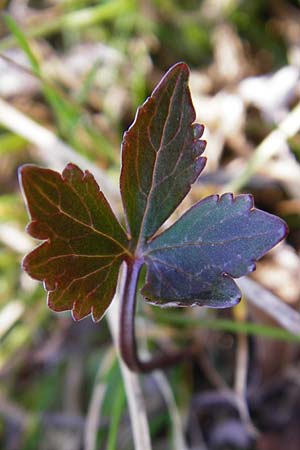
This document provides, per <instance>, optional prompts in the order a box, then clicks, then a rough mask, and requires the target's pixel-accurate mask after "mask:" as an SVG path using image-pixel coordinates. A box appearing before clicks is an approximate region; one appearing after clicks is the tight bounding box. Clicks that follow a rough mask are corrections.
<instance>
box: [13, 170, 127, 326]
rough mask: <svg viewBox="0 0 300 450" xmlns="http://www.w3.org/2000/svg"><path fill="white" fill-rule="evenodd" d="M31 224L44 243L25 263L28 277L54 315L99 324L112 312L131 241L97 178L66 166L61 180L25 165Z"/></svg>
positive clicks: (23, 177)
mask: <svg viewBox="0 0 300 450" xmlns="http://www.w3.org/2000/svg"><path fill="white" fill-rule="evenodd" d="M20 175H21V180H22V187H23V192H24V195H25V197H26V198H27V200H28V212H29V214H30V216H31V219H32V221H31V223H30V224H29V225H28V227H27V231H28V232H29V234H31V236H33V237H34V238H37V239H41V240H46V242H44V243H43V244H41V245H40V246H39V247H37V248H36V249H35V250H33V251H32V252H31V253H29V254H28V255H27V256H26V257H25V258H24V259H23V263H22V265H23V268H24V270H26V271H27V272H28V273H29V275H30V276H31V277H33V278H35V279H37V280H41V281H43V282H44V284H45V288H46V290H47V291H48V292H49V293H48V305H49V307H50V308H51V309H53V310H54V311H65V310H72V313H73V316H74V318H75V319H81V318H82V317H84V316H86V315H88V314H90V313H92V315H93V318H94V320H100V319H101V317H102V315H103V314H104V312H105V311H106V309H107V307H108V306H109V304H110V302H111V300H112V298H113V295H114V292H115V288H116V283H117V277H118V272H119V267H120V264H121V262H122V260H123V259H124V257H125V255H126V254H127V253H128V250H127V247H128V240H127V237H126V234H125V232H124V231H123V229H122V228H121V226H120V224H119V223H118V221H117V219H116V218H115V216H114V214H113V212H112V210H111V208H110V206H109V204H108V202H107V201H106V199H105V197H104V195H103V194H102V192H101V191H100V190H99V187H98V185H97V183H96V181H95V179H94V177H93V176H92V175H91V174H90V173H89V172H88V171H86V172H85V173H83V172H82V171H81V170H80V169H79V168H78V167H77V166H75V165H74V164H68V165H67V167H66V168H65V170H64V171H63V173H62V175H60V174H58V173H57V172H55V171H53V170H49V169H42V168H39V167H36V166H33V165H25V166H23V167H22V168H21V170H20Z"/></svg>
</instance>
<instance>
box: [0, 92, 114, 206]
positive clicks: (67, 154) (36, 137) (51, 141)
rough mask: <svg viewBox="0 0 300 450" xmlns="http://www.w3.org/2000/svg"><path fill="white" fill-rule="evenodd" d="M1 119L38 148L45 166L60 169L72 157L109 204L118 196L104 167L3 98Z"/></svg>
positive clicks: (0, 100)
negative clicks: (90, 159) (92, 180)
mask: <svg viewBox="0 0 300 450" xmlns="http://www.w3.org/2000/svg"><path fill="white" fill-rule="evenodd" d="M0 123H1V124H2V125H3V126H5V127H6V128H8V129H9V130H11V131H13V132H14V133H16V134H18V135H19V136H22V137H23V138H24V139H26V140H28V141H29V142H31V143H32V144H34V145H35V146H36V147H37V149H38V151H39V157H40V158H41V159H42V160H43V161H44V162H45V164H47V166H49V167H52V168H55V169H58V170H62V169H63V167H64V166H65V165H66V164H67V163H68V162H70V161H72V162H73V163H75V164H77V165H78V166H80V167H82V169H88V170H90V172H92V173H93V175H94V176H95V178H96V179H97V181H98V182H99V184H100V186H101V189H102V190H103V191H104V193H105V195H106V196H107V198H108V199H109V200H110V201H111V203H112V204H114V203H115V202H116V200H117V199H118V198H119V192H118V189H117V188H116V186H115V184H114V183H113V182H112V181H111V180H110V179H109V177H108V176H107V174H106V173H105V172H104V171H103V170H101V169H100V168H99V167H96V166H95V164H93V163H92V162H90V161H88V160H87V159H85V158H84V157H82V156H81V155H78V153H76V152H75V151H74V150H73V149H72V148H71V147H70V146H68V145H67V144H66V143H65V142H63V141H62V140H61V139H59V138H58V137H57V136H56V135H55V134H54V133H52V132H51V131H49V130H47V129H46V128H44V127H43V126H41V125H39V124H38V123H36V122H35V121H34V120H32V119H30V118H29V117H27V116H25V115H24V114H22V113H21V112H20V111H18V110H17V109H16V108H14V107H12V106H10V105H9V104H8V103H7V102H5V101H4V100H2V99H0Z"/></svg>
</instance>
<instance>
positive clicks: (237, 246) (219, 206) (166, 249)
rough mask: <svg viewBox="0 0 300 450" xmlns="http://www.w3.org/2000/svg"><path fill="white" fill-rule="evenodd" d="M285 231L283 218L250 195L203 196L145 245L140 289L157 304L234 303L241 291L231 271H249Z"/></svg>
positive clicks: (238, 274) (219, 305)
mask: <svg viewBox="0 0 300 450" xmlns="http://www.w3.org/2000/svg"><path fill="white" fill-rule="evenodd" d="M285 234H286V225H285V223H284V222H283V221H282V220H281V219H279V218H278V217H275V216H273V215H271V214H268V213H266V212H263V211H260V210H258V209H255V208H254V206H253V198H252V196H251V195H238V196H236V197H235V198H234V197H233V195H232V194H224V195H222V197H219V196H217V195H213V196H210V197H207V198H205V199H204V200H201V201H200V202H199V203H197V204H196V205H195V206H193V207H192V208H191V209H190V210H189V211H188V212H187V213H185V214H184V215H183V216H182V217H181V218H180V219H179V220H178V221H177V222H176V223H175V224H174V225H173V226H171V227H170V228H169V229H168V230H166V231H165V232H164V233H162V234H160V235H159V236H158V237H157V238H156V239H154V240H153V241H152V242H151V243H150V244H149V245H148V246H147V250H146V251H145V254H144V258H145V262H146V264H147V267H148V273H147V282H146V285H145V287H144V288H143V290H142V293H143V295H145V296H146V297H147V299H148V300H149V301H150V302H151V303H154V304H159V305H162V306H192V305H199V306H203V305H206V306H210V307H213V308H224V307H228V306H233V305H235V304H236V303H238V301H239V300H240V298H241V293H240V290H239V288H238V287H237V285H236V284H235V282H234V281H233V280H232V277H234V278H238V277H241V276H243V275H246V274H247V273H248V272H252V271H253V270H254V269H255V261H256V260H258V259H259V258H261V257H262V256H263V255H264V254H265V253H266V252H267V251H268V250H270V249H271V248H272V247H273V246H274V245H275V244H277V243H278V242H279V241H280V240H281V239H283V237H284V236H285Z"/></svg>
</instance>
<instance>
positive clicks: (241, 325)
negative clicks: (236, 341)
mask: <svg viewBox="0 0 300 450" xmlns="http://www.w3.org/2000/svg"><path fill="white" fill-rule="evenodd" d="M155 320H156V321H157V322H160V323H162V324H166V323H169V324H171V323H173V324H174V325H177V326H189V327H201V328H206V329H210V330H215V331H227V332H229V333H243V334H247V335H250V336H262V337H265V338H269V339H277V340H281V341H287V342H300V333H296V334H294V333H291V332H290V331H287V330H283V329H282V328H279V327H270V326H266V325H261V324H258V323H254V322H236V321H234V320H230V319H214V320H211V319H198V318H196V317H190V316H185V315H183V314H177V313H174V312H171V311H168V315H167V316H165V317H163V316H160V315H155ZM299 326H300V322H299Z"/></svg>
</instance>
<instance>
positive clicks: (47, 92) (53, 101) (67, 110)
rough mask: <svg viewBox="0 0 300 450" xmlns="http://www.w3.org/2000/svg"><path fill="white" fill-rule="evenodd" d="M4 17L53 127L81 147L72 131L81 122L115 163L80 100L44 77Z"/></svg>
mask: <svg viewBox="0 0 300 450" xmlns="http://www.w3.org/2000/svg"><path fill="white" fill-rule="evenodd" d="M4 20H5V23H6V25H7V27H8V28H9V30H10V31H11V33H12V34H13V35H14V36H15V38H16V41H17V43H18V45H19V46H20V48H21V49H22V50H23V52H24V53H25V55H26V56H27V58H28V60H29V62H30V64H31V67H32V70H33V74H34V75H35V76H36V77H37V78H38V79H39V80H40V82H41V84H42V91H43V94H44V96H45V98H46V100H47V101H48V103H49V105H50V106H51V108H52V110H53V112H54V115H55V117H56V122H57V126H58V129H59V131H60V133H61V134H62V136H63V137H64V138H66V139H67V140H68V141H69V143H70V144H71V145H73V146H76V148H77V150H82V149H81V148H80V147H79V145H78V144H77V138H76V134H75V133H74V132H75V130H76V128H77V126H78V125H80V124H82V125H83V127H84V129H85V130H86V132H87V133H88V134H89V136H90V137H91V138H92V140H93V141H94V143H95V146H96V147H97V148H98V149H99V152H101V153H102V155H103V156H104V157H105V158H106V159H107V160H108V161H109V162H111V163H116V162H118V161H119V159H116V157H115V156H116V155H115V153H114V151H113V148H112V145H111V144H110V143H109V141H108V140H107V139H106V138H105V136H103V135H102V134H101V133H99V132H97V131H96V130H94V129H93V127H92V126H91V125H90V124H89V121H84V115H85V112H84V110H82V107H81V105H80V103H79V102H76V101H75V100H74V99H73V100H72V101H71V99H69V98H68V97H67V96H66V94H65V93H64V92H63V93H62V92H61V90H59V89H57V88H56V86H55V85H53V84H52V83H49V81H48V80H46V78H45V76H44V74H43V71H42V67H41V64H40V63H39V60H38V58H37V57H36V56H35V54H34V52H33V51H32V49H31V46H30V44H29V42H28V38H27V37H26V35H25V34H24V33H23V31H22V30H21V28H20V27H19V26H18V24H17V22H15V21H14V19H13V18H12V17H11V16H9V15H4ZM27 72H28V71H27ZM99 144H100V145H99Z"/></svg>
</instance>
